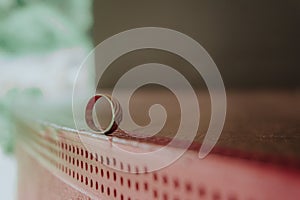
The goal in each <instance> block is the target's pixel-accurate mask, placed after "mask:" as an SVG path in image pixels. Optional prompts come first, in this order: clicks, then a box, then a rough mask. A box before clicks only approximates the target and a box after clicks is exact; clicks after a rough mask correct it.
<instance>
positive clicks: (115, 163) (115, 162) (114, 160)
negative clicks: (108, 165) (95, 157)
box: [113, 158, 117, 166]
mask: <svg viewBox="0 0 300 200" xmlns="http://www.w3.org/2000/svg"><path fill="white" fill-rule="evenodd" d="M113 165H114V166H116V165H117V161H116V159H115V158H113Z"/></svg>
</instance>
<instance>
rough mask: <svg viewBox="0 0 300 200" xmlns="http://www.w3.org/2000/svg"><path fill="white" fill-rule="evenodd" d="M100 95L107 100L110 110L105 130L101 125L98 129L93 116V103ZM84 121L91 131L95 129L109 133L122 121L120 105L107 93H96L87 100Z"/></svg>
mask: <svg viewBox="0 0 300 200" xmlns="http://www.w3.org/2000/svg"><path fill="white" fill-rule="evenodd" d="M102 97H103V98H105V99H106V100H107V101H108V102H109V104H110V108H111V112H112V119H111V121H110V123H109V126H108V127H107V128H106V129H105V130H103V129H102V128H101V127H100V129H99V128H98V127H97V126H96V124H95V122H94V118H93V110H94V107H95V104H96V102H97V101H98V100H99V99H101V98H102ZM85 121H86V123H87V125H88V127H89V128H91V129H92V130H93V131H95V132H97V133H101V134H105V135H109V134H111V133H113V132H114V131H115V130H117V129H118V127H119V124H120V122H121V121H122V109H121V106H120V104H119V102H118V101H117V100H116V99H114V98H112V97H111V96H109V95H103V94H96V95H95V96H93V97H92V98H91V99H90V100H89V101H88V104H87V106H86V109H85Z"/></svg>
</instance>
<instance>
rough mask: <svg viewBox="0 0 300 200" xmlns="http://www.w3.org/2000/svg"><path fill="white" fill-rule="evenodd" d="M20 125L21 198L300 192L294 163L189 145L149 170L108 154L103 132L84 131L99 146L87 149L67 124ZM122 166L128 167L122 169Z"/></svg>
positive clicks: (253, 197) (234, 199) (246, 199)
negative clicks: (200, 153) (202, 151)
mask: <svg viewBox="0 0 300 200" xmlns="http://www.w3.org/2000/svg"><path fill="white" fill-rule="evenodd" d="M20 130H22V133H21V134H20V135H19V136H18V157H19V166H20V168H19V174H20V180H19V191H18V192H19V199H22V200H23V199H25V200H26V199H30V200H35V199H39V200H40V199H118V200H133V199H142V200H144V199H149V200H150V199H163V200H177V199H178V200H181V199H187V200H188V199H191V200H192V199H207V200H219V199H220V200H221V199H226V200H259V199H298V198H299V197H300V191H299V188H300V175H299V171H298V170H297V169H289V170H286V169H285V168H283V167H276V166H273V165H271V164H268V163H262V162H256V161H251V160H245V159H238V158H234V157H227V156H222V155H217V154H211V155H209V156H208V157H207V158H205V159H204V160H200V159H199V158H198V157H197V152H196V151H194V150H189V151H187V152H186V153H185V154H184V155H183V156H182V157H181V158H180V159H179V160H177V161H176V162H175V163H173V164H172V165H170V166H169V167H167V168H163V169H161V170H158V171H155V172H151V173H150V172H148V168H147V165H144V164H140V165H139V164H136V163H134V162H133V161H131V160H130V159H128V158H122V157H118V156H112V154H110V153H109V152H110V151H112V150H113V148H114V147H113V146H112V145H111V141H110V140H109V139H108V138H109V137H106V136H104V137H103V138H101V137H99V138H93V137H91V136H84V137H88V138H89V139H90V142H91V143H93V145H95V146H97V148H99V149H100V150H101V151H100V152H103V153H92V152H89V151H88V150H87V149H86V148H85V147H84V145H82V143H81V140H80V138H79V135H78V134H77V133H76V132H73V131H72V130H67V129H62V128H58V127H55V126H51V125H40V124H35V125H30V126H27V125H23V126H20ZM20 132H21V131H20ZM119 142H120V144H122V145H124V146H127V147H128V148H137V149H138V148H142V145H137V144H136V142H135V143H134V144H135V145H133V143H131V142H130V141H126V139H124V141H122V139H120V140H119ZM147 145H150V146H151V145H156V144H147ZM161 159H164V158H163V157H162V158H161ZM113 168H115V169H113ZM125 168H126V169H127V171H130V172H133V173H126V172H122V170H123V169H125ZM116 169H119V170H121V171H119V170H116ZM45 188H46V189H45ZM45 192H47V193H45Z"/></svg>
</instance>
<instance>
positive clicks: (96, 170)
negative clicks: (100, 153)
mask: <svg viewBox="0 0 300 200" xmlns="http://www.w3.org/2000/svg"><path fill="white" fill-rule="evenodd" d="M95 172H96V174H98V167H97V166H95Z"/></svg>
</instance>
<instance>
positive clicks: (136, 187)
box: [135, 182, 139, 191]
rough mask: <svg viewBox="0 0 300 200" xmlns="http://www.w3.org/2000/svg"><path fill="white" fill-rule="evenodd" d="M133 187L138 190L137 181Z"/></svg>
mask: <svg viewBox="0 0 300 200" xmlns="http://www.w3.org/2000/svg"><path fill="white" fill-rule="evenodd" d="M135 189H136V190H137V191H138V190H139V183H138V182H136V183H135Z"/></svg>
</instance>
